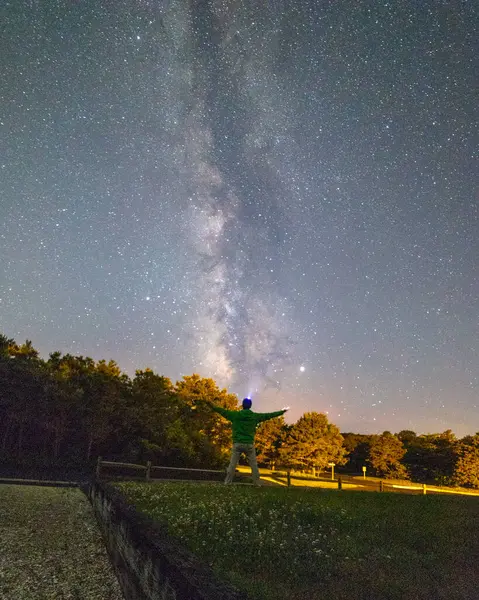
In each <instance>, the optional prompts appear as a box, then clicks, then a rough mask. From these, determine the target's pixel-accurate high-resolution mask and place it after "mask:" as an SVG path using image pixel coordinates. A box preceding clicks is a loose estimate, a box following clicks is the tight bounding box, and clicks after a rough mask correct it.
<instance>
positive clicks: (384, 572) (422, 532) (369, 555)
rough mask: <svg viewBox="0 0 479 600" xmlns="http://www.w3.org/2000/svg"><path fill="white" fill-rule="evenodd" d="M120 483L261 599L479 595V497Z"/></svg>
mask: <svg viewBox="0 0 479 600" xmlns="http://www.w3.org/2000/svg"><path fill="white" fill-rule="evenodd" d="M117 485H118V487H119V488H120V489H121V490H122V492H123V493H124V494H125V495H126V497H127V499H128V501H129V502H130V503H131V504H133V505H135V506H136V507H137V508H138V509H139V510H141V511H143V512H144V513H146V514H148V515H150V516H151V517H153V518H154V519H155V520H158V521H161V522H162V523H166V524H167V526H168V531H169V532H170V534H171V535H172V536H174V537H176V538H177V539H179V540H181V541H182V542H183V543H184V544H185V545H186V546H187V547H188V548H190V550H192V551H193V552H194V553H196V554H197V555H198V556H199V557H201V558H202V559H203V560H205V561H206V562H208V563H209V564H210V565H211V566H212V567H213V569H214V570H215V571H216V572H217V573H218V574H219V575H220V576H222V577H223V578H226V579H228V580H229V581H231V582H233V583H234V584H235V585H236V586H237V587H239V588H242V589H243V590H245V591H247V592H248V593H249V594H250V596H251V598H253V599H255V600H273V599H275V600H282V599H284V600H286V599H288V600H291V599H293V600H294V599H297V600H300V599H303V598H310V599H312V600H314V599H318V600H319V599H322V598H329V599H332V600H340V599H341V600H342V599H346V598H347V599H350V598H355V599H356V600H360V599H364V600H366V599H368V600H374V599H377V600H379V599H381V600H383V599H386V598H387V599H391V600H394V599H398V600H399V599H412V598H414V599H420V600H426V599H431V600H432V599H434V600H437V599H441V598H443V599H447V600H459V599H461V600H464V599H467V598H471V599H472V598H477V590H478V589H479V572H478V570H477V557H478V556H479V535H478V534H479V502H478V500H477V499H476V498H468V497H446V498H444V497H439V496H407V497H406V496H401V495H394V494H386V493H384V494H348V493H343V494H338V493H335V492H327V491H321V492H319V491H318V490H314V489H312V490H299V489H284V488H262V489H255V488H250V487H247V486H245V487H241V486H230V487H224V486H222V485H217V484H196V485H191V484H187V483H152V484H137V483H129V482H128V483H119V484H117Z"/></svg>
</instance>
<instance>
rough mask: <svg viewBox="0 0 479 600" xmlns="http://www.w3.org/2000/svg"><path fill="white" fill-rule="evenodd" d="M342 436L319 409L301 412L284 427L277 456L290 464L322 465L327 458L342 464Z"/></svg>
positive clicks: (343, 450)
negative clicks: (287, 427)
mask: <svg viewBox="0 0 479 600" xmlns="http://www.w3.org/2000/svg"><path fill="white" fill-rule="evenodd" d="M345 452H346V450H345V448H344V446H343V436H342V435H341V433H340V432H339V429H338V428H337V427H336V425H333V424H332V423H329V422H328V418H327V417H326V415H325V414H323V413H317V412H308V413H305V414H304V415H303V416H302V417H301V418H300V419H299V420H298V421H297V422H296V423H295V424H294V425H293V426H292V427H290V428H289V429H288V432H287V434H286V439H285V441H284V444H283V445H282V447H281V450H280V460H281V462H282V463H283V464H285V465H287V466H292V467H294V466H295V467H299V468H301V469H305V468H310V469H312V468H319V469H325V468H326V467H327V465H328V463H329V462H334V463H335V464H337V465H342V464H344V463H345V462H346V459H345V458H344V455H345Z"/></svg>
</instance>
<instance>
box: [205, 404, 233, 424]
mask: <svg viewBox="0 0 479 600" xmlns="http://www.w3.org/2000/svg"><path fill="white" fill-rule="evenodd" d="M200 402H201V404H206V405H207V406H209V407H210V408H211V410H214V411H215V412H217V413H219V414H220V415H221V416H222V417H224V418H225V419H228V421H231V417H232V413H234V414H236V413H237V412H238V411H236V410H228V409H227V408H223V407H222V406H218V405H217V404H213V402H211V400H201V401H200Z"/></svg>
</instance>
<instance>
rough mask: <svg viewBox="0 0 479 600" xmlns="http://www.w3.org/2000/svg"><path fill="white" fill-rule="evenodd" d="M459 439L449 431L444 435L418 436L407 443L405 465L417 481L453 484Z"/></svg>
mask: <svg viewBox="0 0 479 600" xmlns="http://www.w3.org/2000/svg"><path fill="white" fill-rule="evenodd" d="M457 445H458V442H457V439H456V436H455V435H454V434H453V432H452V431H451V430H450V429H448V430H446V431H444V432H443V433H432V434H427V435H418V436H416V437H415V438H413V439H410V440H409V441H408V442H406V443H405V447H406V456H405V457H404V463H405V465H406V466H407V468H408V471H409V473H410V474H411V477H412V479H414V480H415V481H423V482H426V483H427V482H433V483H440V484H448V483H451V481H452V478H453V474H454V468H455V464H456V460H457Z"/></svg>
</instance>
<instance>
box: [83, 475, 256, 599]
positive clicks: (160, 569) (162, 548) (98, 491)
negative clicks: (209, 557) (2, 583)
mask: <svg viewBox="0 0 479 600" xmlns="http://www.w3.org/2000/svg"><path fill="white" fill-rule="evenodd" d="M83 491H84V492H85V493H86V494H87V496H88V498H89V499H90V502H91V504H92V507H93V510H94V513H95V516H96V518H97V520H98V523H99V525H100V528H101V530H102V533H103V537H104V539H105V543H106V546H107V550H108V553H109V555H110V559H111V561H112V564H113V566H114V567H115V570H116V572H117V576H118V579H119V581H120V585H121V587H122V590H123V593H124V596H125V600H160V599H161V600H247V596H246V595H245V594H243V593H242V592H238V591H237V590H235V589H234V588H232V587H230V586H229V585H227V584H224V583H222V582H220V581H219V580H218V579H217V578H216V576H215V575H214V574H213V572H212V571H211V569H210V568H209V567H208V566H207V565H204V564H203V563H201V562H200V561H199V560H198V559H197V558H196V557H195V556H193V555H192V554H191V553H190V552H188V551H187V550H186V549H185V548H183V547H182V546H181V545H180V544H178V543H177V542H176V541H175V540H172V539H171V538H169V536H168V535H167V532H166V529H165V528H162V527H161V526H160V525H159V524H158V523H156V522H154V521H153V520H152V519H150V518H148V517H146V516H145V515H142V514H141V513H139V512H138V511H137V510H135V509H134V508H133V507H132V506H130V505H128V504H127V503H126V502H125V500H124V498H123V496H122V495H121V494H120V492H119V491H118V490H117V489H115V488H114V487H113V486H112V485H110V484H108V483H103V482H100V481H94V482H91V483H89V484H87V485H85V486H83Z"/></svg>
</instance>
